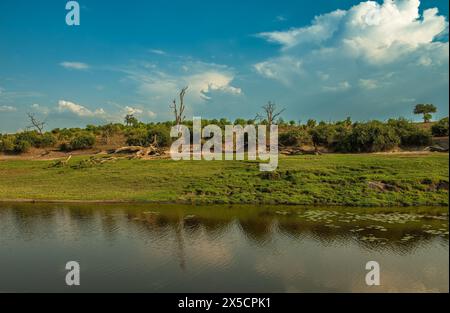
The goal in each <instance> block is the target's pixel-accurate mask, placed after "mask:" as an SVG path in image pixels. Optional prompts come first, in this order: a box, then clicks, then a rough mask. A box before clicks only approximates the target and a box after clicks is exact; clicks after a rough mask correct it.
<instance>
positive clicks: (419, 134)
mask: <svg viewBox="0 0 450 313" xmlns="http://www.w3.org/2000/svg"><path fill="white" fill-rule="evenodd" d="M387 126H388V127H390V128H392V129H393V130H394V131H395V132H396V134H397V135H398V136H399V137H400V144H401V145H402V146H404V147H414V146H426V145H429V144H431V139H432V138H431V133H430V132H429V131H427V130H424V129H421V128H419V127H417V126H416V125H415V124H413V123H411V122H410V121H408V120H406V119H404V118H399V119H396V120H394V119H391V120H389V121H388V123H387Z"/></svg>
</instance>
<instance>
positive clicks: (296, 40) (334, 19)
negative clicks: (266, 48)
mask: <svg viewBox="0 0 450 313" xmlns="http://www.w3.org/2000/svg"><path fill="white" fill-rule="evenodd" d="M344 15H345V11H340V10H339V11H335V12H332V13H330V14H327V15H322V16H318V17H316V18H315V20H314V21H313V23H312V25H311V26H308V27H301V28H292V29H290V30H287V31H275V32H264V33H260V34H258V35H257V36H258V37H261V38H264V39H266V40H267V41H269V42H273V43H278V44H281V45H282V46H283V49H289V48H292V47H295V46H297V45H299V44H303V43H311V42H314V43H320V42H322V41H324V40H326V39H329V38H330V37H331V36H333V33H334V32H335V31H336V30H337V28H338V22H339V21H340V20H341V19H342V17H343V16H344Z"/></svg>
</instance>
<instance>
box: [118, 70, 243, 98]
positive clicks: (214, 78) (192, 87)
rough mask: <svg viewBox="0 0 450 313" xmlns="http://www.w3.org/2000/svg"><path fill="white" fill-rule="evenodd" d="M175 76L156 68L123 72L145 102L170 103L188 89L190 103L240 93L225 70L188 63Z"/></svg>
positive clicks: (173, 73) (239, 89)
mask: <svg viewBox="0 0 450 313" xmlns="http://www.w3.org/2000/svg"><path fill="white" fill-rule="evenodd" d="M177 68H178V69H179V71H178V72H176V71H173V72H168V71H167V70H162V69H159V68H157V67H152V68H145V69H132V70H126V72H127V74H128V78H129V79H131V80H133V81H134V82H136V83H137V89H138V93H139V94H140V95H141V96H143V97H144V98H145V99H151V100H154V101H164V103H169V102H170V101H171V100H173V99H174V98H175V97H176V96H177V93H178V92H179V90H180V89H181V88H182V87H185V86H189V92H188V95H187V97H189V98H190V100H191V101H192V102H193V103H201V102H204V101H209V100H212V99H213V98H214V95H215V94H223V95H228V96H239V95H241V94H242V93H243V91H242V89H241V88H239V87H237V86H234V85H233V84H232V83H233V80H234V78H235V75H234V73H233V71H232V70H231V69H229V68H228V67H226V66H221V65H216V64H208V63H203V62H187V63H186V64H182V65H180V66H177Z"/></svg>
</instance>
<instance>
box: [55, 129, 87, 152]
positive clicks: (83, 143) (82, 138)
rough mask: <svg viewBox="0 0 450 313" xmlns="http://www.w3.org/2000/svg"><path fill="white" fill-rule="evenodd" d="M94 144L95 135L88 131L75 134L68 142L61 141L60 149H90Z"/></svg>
mask: <svg viewBox="0 0 450 313" xmlns="http://www.w3.org/2000/svg"><path fill="white" fill-rule="evenodd" d="M94 144H95V136H94V135H93V134H91V133H88V132H83V133H78V134H76V135H75V136H74V137H73V138H72V140H70V142H68V143H67V142H65V143H62V144H61V146H60V149H61V150H62V151H74V150H85V149H90V148H92V147H93V146H94Z"/></svg>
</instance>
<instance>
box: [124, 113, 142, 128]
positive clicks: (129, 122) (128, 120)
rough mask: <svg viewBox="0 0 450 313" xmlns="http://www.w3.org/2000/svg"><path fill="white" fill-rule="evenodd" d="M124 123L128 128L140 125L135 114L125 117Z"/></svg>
mask: <svg viewBox="0 0 450 313" xmlns="http://www.w3.org/2000/svg"><path fill="white" fill-rule="evenodd" d="M124 122H125V125H126V126H133V127H135V126H136V125H137V124H138V123H139V121H138V119H137V118H136V117H135V116H134V115H133V114H127V115H125V118H124Z"/></svg>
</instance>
